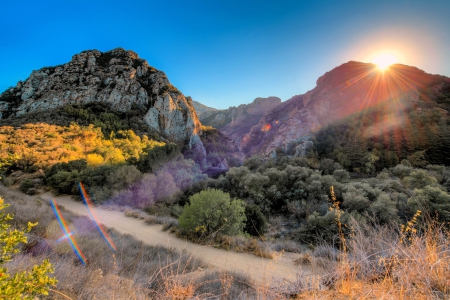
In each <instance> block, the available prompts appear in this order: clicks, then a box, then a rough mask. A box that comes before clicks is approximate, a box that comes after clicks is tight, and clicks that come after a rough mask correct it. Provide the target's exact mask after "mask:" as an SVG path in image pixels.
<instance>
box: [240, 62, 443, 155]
mask: <svg viewBox="0 0 450 300" xmlns="http://www.w3.org/2000/svg"><path fill="white" fill-rule="evenodd" d="M449 80H450V79H449V78H447V77H444V76H440V75H431V74H427V73H425V72H424V71H422V70H419V69H417V68H415V67H410V66H404V65H393V66H391V67H390V68H389V69H388V70H387V71H384V72H382V71H380V70H378V69H377V68H376V66H374V65H373V64H366V63H360V62H354V61H351V62H348V63H345V64H343V65H341V66H339V67H336V68H335V69H333V70H331V71H330V72H327V73H326V74H324V75H323V76H321V77H320V78H319V79H318V80H317V86H316V87H315V88H314V89H313V90H311V91H309V92H307V93H306V94H304V95H299V96H294V97H293V98H291V99H290V100H288V101H286V102H283V103H282V104H281V105H279V106H277V107H275V108H274V109H273V110H271V111H269V112H268V113H267V114H266V115H265V116H264V117H262V118H261V119H260V121H259V122H258V124H257V125H255V126H253V127H252V128H251V129H250V130H249V132H248V133H247V134H245V136H244V138H243V139H242V143H241V146H242V149H243V151H244V153H245V154H246V156H247V157H249V156H251V155H254V154H262V155H269V154H270V153H273V151H274V150H275V149H276V148H277V147H282V148H283V147H285V146H286V145H287V144H288V143H290V142H292V141H295V142H297V143H298V144H299V146H300V148H302V144H305V143H311V142H309V141H308V139H309V138H310V136H311V134H313V133H315V132H317V131H319V130H320V129H321V128H324V127H326V126H327V125H329V124H331V123H333V122H336V121H339V120H343V119H345V118H346V117H349V116H355V115H359V116H361V117H364V114H368V113H370V111H371V110H373V109H375V110H378V111H381V112H382V114H380V116H381V118H380V121H379V123H377V124H373V125H372V127H371V128H385V127H386V126H394V125H393V124H394V123H393V121H392V120H391V119H393V120H396V123H395V124H396V125H395V126H402V120H403V119H402V118H405V115H407V114H408V111H411V110H414V111H418V112H420V110H421V109H422V108H420V106H429V107H444V106H445V105H446V104H445V103H439V104H438V102H439V97H440V96H439V93H441V91H440V90H441V89H442V88H443V87H444V86H448V82H449ZM419 102H420V103H419ZM444 108H445V107H444ZM444 110H445V109H442V113H443V114H446V113H447V111H444ZM422 113H423V110H422ZM387 120H391V121H390V122H389V124H387ZM405 120H406V119H405ZM303 146H305V145H303ZM303 148H304V147H303ZM298 150H299V152H303V151H304V149H298Z"/></svg>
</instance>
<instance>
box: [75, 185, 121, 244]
mask: <svg viewBox="0 0 450 300" xmlns="http://www.w3.org/2000/svg"><path fill="white" fill-rule="evenodd" d="M78 187H79V189H80V194H81V198H83V201H84V204H85V205H86V207H87V210H88V212H89V216H90V217H91V219H92V221H94V223H95V226H96V227H97V229H98V231H99V232H100V234H101V235H102V237H103V239H104V240H105V241H106V244H108V246H109V248H111V250H113V251H116V246H115V245H114V243H113V241H112V240H111V238H110V237H109V235H108V233H107V232H106V231H105V230H104V229H103V227H102V226H101V225H100V222H99V221H98V220H99V218H98V217H97V216H96V215H95V212H94V209H93V208H94V205H93V204H92V201H91V200H90V198H89V194H88V193H87V192H86V189H85V188H84V185H83V183H81V182H79V183H78Z"/></svg>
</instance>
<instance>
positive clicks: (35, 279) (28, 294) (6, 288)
mask: <svg viewBox="0 0 450 300" xmlns="http://www.w3.org/2000/svg"><path fill="white" fill-rule="evenodd" d="M6 207H8V205H7V204H4V200H3V199H2V198H0V211H1V212H0V229H1V230H0V250H1V254H0V275H1V276H0V298H1V299H35V298H36V297H35V296H37V295H48V289H49V288H50V287H51V286H54V285H56V283H57V280H56V279H55V278H52V277H50V276H49V275H48V274H49V273H53V272H54V268H53V266H52V264H50V261H49V260H48V259H46V260H44V261H43V262H42V263H41V264H40V265H34V266H33V269H32V271H31V272H17V273H15V274H14V275H13V276H11V275H10V274H9V271H8V269H7V268H6V267H5V266H4V263H5V262H9V261H11V260H12V257H13V255H14V254H15V253H18V252H19V251H20V250H19V249H18V246H19V244H21V243H27V237H26V236H25V233H26V232H29V231H30V230H31V228H32V227H34V226H36V225H37V224H32V223H30V222H28V229H27V230H25V231H24V230H17V229H14V230H12V229H10V228H11V225H10V224H8V221H10V220H12V217H11V215H10V214H6V215H5V213H4V212H3V210H4V209H5V208H6Z"/></svg>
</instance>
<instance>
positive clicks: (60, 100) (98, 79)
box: [0, 48, 201, 143]
mask: <svg viewBox="0 0 450 300" xmlns="http://www.w3.org/2000/svg"><path fill="white" fill-rule="evenodd" d="M91 102H103V103H106V104H108V105H109V106H110V107H111V108H112V109H113V110H117V111H122V112H124V111H128V110H130V109H132V108H136V109H138V110H141V111H143V112H144V113H143V120H144V122H145V123H146V124H147V125H148V126H149V127H150V128H152V129H154V130H156V131H158V132H161V133H164V134H166V135H167V136H168V137H169V138H171V139H173V140H174V141H176V142H182V141H190V142H191V143H192V142H193V141H198V139H197V138H192V136H193V135H194V136H197V135H198V134H200V132H201V125H200V122H199V121H198V119H197V115H196V113H195V110H194V108H193V106H192V100H191V101H190V100H189V99H186V97H185V96H184V95H183V94H182V93H181V92H180V91H178V90H177V89H176V88H175V87H174V86H173V85H171V84H170V82H169V80H168V79H167V76H166V75H165V74H164V72H162V71H159V70H156V69H155V68H153V67H151V66H149V64H148V63H147V61H145V60H144V59H141V58H139V56H138V55H137V54H136V53H135V52H133V51H130V50H128V51H127V50H124V49H122V48H116V49H113V50H111V51H107V52H101V51H98V50H88V51H83V52H81V53H79V54H76V55H74V56H73V57H72V60H71V61H70V62H68V63H66V64H63V65H59V66H55V67H45V68H42V69H40V70H37V71H33V72H32V73H31V75H30V77H29V78H28V79H26V80H25V81H24V82H19V83H17V85H16V86H15V87H12V88H10V89H8V90H6V91H5V92H4V93H2V94H1V95H0V118H14V117H18V116H21V115H23V114H27V113H31V112H39V111H44V110H51V109H55V108H58V107H61V106H65V105H68V104H87V103H91Z"/></svg>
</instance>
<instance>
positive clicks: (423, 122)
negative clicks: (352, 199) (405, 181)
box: [310, 104, 450, 174]
mask: <svg viewBox="0 0 450 300" xmlns="http://www.w3.org/2000/svg"><path fill="white" fill-rule="evenodd" d="M386 105H387V104H385V105H380V106H381V107H380V106H378V107H374V108H373V109H371V110H369V111H366V112H364V115H355V116H351V117H348V118H346V119H345V120H342V121H340V122H337V123H334V124H332V125H329V126H328V127H327V128H325V129H322V130H321V131H319V132H318V133H316V134H315V135H314V136H313V137H312V139H311V140H312V142H313V144H314V147H313V148H312V149H311V152H312V153H310V155H311V156H316V157H317V158H319V159H321V158H330V159H333V160H334V161H336V162H338V163H340V164H341V165H342V166H343V167H345V168H346V169H347V170H350V171H355V172H364V173H369V174H371V173H374V172H376V171H381V170H382V169H384V168H391V167H394V166H395V165H397V164H399V163H400V162H401V161H402V160H403V159H408V160H410V162H411V163H412V164H413V165H415V166H417V167H424V166H425V165H426V164H424V163H423V162H422V161H423V160H422V161H420V160H419V161H416V160H415V159H414V157H413V155H414V154H415V153H418V152H423V154H424V156H423V158H424V159H425V160H426V161H428V162H429V163H431V164H443V165H450V157H449V156H448V149H450V119H449V117H448V113H447V111H445V110H444V109H441V108H436V107H434V108H427V107H426V106H425V107H424V108H421V107H416V108H409V109H406V110H405V111H399V112H392V110H387V109H386V108H383V106H386ZM399 105H400V104H399ZM385 111H389V112H390V114H385V113H383V112H385Z"/></svg>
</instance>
